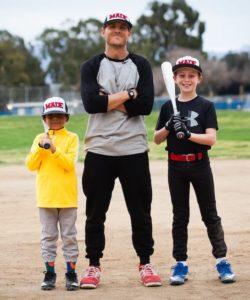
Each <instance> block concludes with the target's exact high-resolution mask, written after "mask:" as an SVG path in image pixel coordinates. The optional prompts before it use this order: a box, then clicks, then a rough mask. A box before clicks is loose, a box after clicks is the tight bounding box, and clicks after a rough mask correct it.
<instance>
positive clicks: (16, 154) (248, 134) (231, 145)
mask: <svg viewBox="0 0 250 300" xmlns="http://www.w3.org/2000/svg"><path fill="white" fill-rule="evenodd" d="M157 117H158V112H154V113H152V114H151V115H150V116H148V117H146V118H145V120H146V125H147V128H148V141H149V146H150V153H149V155H150V158H151V159H165V158H166V152H165V150H164V148H165V143H162V144H161V145H158V146H157V145H155V144H154V143H153V142H152V140H153V133H154V128H155V124H156V120H157ZM87 119H88V116H87V115H76V116H71V118H70V121H69V123H68V125H67V128H68V129H69V130H71V131H73V132H76V133H77V134H78V136H79V139H80V141H81V146H80V155H79V159H80V160H82V159H83V156H84V154H83V137H84V133H85V129H86V125H87ZM218 121H219V131H218V138H217V143H216V144H215V145H214V146H213V148H212V150H211V151H210V157H220V158H235V159H236V158H237V159H238V158H250V112H242V111H219V112H218ZM42 131H43V127H42V123H41V118H40V117H14V116H7V117H3V116H2V117H0V141H1V143H0V163H2V164H3V163H23V162H24V159H25V156H26V155H27V153H28V151H29V148H30V146H31V144H32V141H33V139H34V137H35V136H36V134H38V133H40V132H42Z"/></svg>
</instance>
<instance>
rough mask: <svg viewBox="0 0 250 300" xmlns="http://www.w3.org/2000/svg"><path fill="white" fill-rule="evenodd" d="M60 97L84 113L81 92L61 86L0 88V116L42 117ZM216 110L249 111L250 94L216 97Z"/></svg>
mask: <svg viewBox="0 0 250 300" xmlns="http://www.w3.org/2000/svg"><path fill="white" fill-rule="evenodd" d="M55 95H60V97H62V98H64V99H65V100H66V102H67V104H68V107H69V112H70V113H71V114H77V113H78V114H80V113H84V112H85V111H84V108H83V104H82V100H81V95H80V92H77V91H75V90H73V89H67V90H65V89H62V88H61V87H60V85H56V84H54V85H50V86H42V87H3V86H0V115H22V116H23V115H40V114H41V112H42V103H43V101H44V99H46V98H48V97H52V96H55ZM167 99H168V97H167V96H166V97H156V98H155V101H154V108H153V109H154V110H159V109H160V107H161V106H162V104H163V103H164V102H165V101H166V100H167ZM210 100H212V101H213V102H214V104H215V108H216V109H221V110H225V109H232V110H235V109H236V110H249V111H250V94H248V95H244V96H231V95H230V96H215V97H213V98H210Z"/></svg>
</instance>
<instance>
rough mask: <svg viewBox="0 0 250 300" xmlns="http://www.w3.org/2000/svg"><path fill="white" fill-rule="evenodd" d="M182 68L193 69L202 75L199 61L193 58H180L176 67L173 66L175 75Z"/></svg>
mask: <svg viewBox="0 0 250 300" xmlns="http://www.w3.org/2000/svg"><path fill="white" fill-rule="evenodd" d="M180 68H192V69H195V70H196V71H198V72H199V73H202V69H201V66H200V62H199V60H198V59H197V58H194V57H192V56H184V57H180V58H178V59H177V61H176V63H175V65H174V66H173V73H175V72H176V71H177V70H178V69H180Z"/></svg>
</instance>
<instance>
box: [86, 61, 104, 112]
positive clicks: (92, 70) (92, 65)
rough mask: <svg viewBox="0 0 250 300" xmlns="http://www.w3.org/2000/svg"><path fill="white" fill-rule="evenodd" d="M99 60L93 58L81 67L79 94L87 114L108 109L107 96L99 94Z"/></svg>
mask: <svg viewBox="0 0 250 300" xmlns="http://www.w3.org/2000/svg"><path fill="white" fill-rule="evenodd" d="M99 66H100V60H98V59H97V58H94V59H92V60H90V61H87V62H86V63H84V64H83V65H82V67H81V96H82V102H83V105H84V108H85V110H86V112H87V113H89V114H96V113H106V112H107V109H108V96H107V95H105V96H100V95H99V85H98V83H97V78H96V77H97V74H98V69H99Z"/></svg>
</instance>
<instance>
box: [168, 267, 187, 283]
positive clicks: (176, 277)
mask: <svg viewBox="0 0 250 300" xmlns="http://www.w3.org/2000/svg"><path fill="white" fill-rule="evenodd" d="M171 269H172V275H171V277H170V284H171V285H181V284H184V283H185V281H186V280H187V275H188V266H185V265H184V264H183V263H182V262H177V264H176V265H175V266H173V267H172V268H171Z"/></svg>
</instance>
